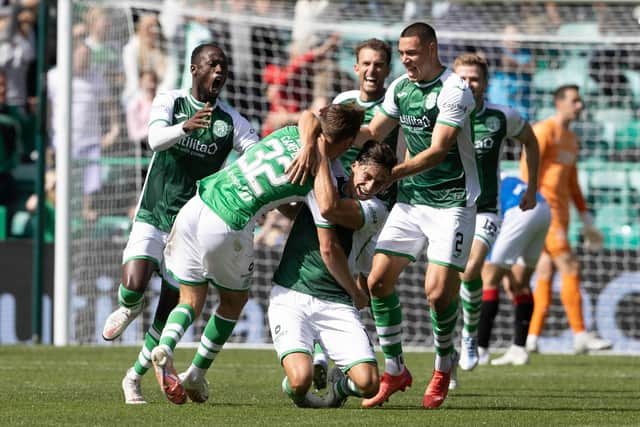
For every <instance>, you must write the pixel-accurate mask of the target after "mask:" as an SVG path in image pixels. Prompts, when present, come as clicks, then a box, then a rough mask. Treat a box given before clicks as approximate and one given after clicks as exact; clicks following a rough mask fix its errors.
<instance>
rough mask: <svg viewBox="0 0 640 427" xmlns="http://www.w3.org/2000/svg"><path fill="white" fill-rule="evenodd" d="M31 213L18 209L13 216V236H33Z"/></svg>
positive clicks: (11, 233) (11, 234) (11, 232)
mask: <svg viewBox="0 0 640 427" xmlns="http://www.w3.org/2000/svg"><path fill="white" fill-rule="evenodd" d="M31 234H32V230H31V215H30V214H29V212H27V211H18V212H16V213H15V214H13V218H11V231H10V232H9V235H10V236H11V237H18V238H26V237H31Z"/></svg>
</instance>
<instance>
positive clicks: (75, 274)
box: [69, 0, 640, 353]
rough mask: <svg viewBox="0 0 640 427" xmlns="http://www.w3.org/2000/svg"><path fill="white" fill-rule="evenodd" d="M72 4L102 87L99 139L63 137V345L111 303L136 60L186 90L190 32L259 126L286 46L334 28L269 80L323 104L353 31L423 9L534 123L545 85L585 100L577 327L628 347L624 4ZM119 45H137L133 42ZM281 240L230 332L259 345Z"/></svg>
mask: <svg viewBox="0 0 640 427" xmlns="http://www.w3.org/2000/svg"><path fill="white" fill-rule="evenodd" d="M73 4H74V10H73V12H74V16H73V22H74V42H73V43H74V45H73V51H74V58H75V57H76V56H78V55H76V54H75V53H76V52H78V49H81V48H82V46H84V45H86V46H88V47H89V48H90V51H91V59H90V67H91V70H92V73H95V76H96V78H99V79H100V80H101V81H102V82H103V83H102V84H101V86H96V87H95V88H94V89H95V91H97V90H98V87H99V90H101V92H100V93H99V94H96V95H95V99H96V100H100V102H99V110H97V111H98V112H99V117H98V119H97V120H98V122H99V129H100V135H99V136H100V139H101V141H102V146H101V147H100V144H99V145H98V146H95V147H93V148H89V149H81V145H82V144H83V141H82V140H81V139H80V138H74V139H73V141H72V152H73V153H74V155H73V156H72V157H73V159H72V184H73V185H72V196H71V206H72V222H71V230H72V231H71V232H72V236H71V242H72V243H71V247H72V250H71V259H70V261H71V274H70V276H71V279H72V283H71V284H70V289H71V292H70V294H71V304H70V309H69V319H70V322H69V323H70V325H71V327H72V331H71V335H70V340H71V342H74V343H92V344H105V343H104V341H102V339H101V337H100V334H101V328H102V325H103V322H104V320H105V318H106V316H107V315H108V314H109V313H110V312H111V311H112V310H113V309H114V308H115V307H116V291H117V287H118V285H119V283H120V276H121V258H122V250H123V248H124V246H125V243H126V239H127V236H128V229H129V225H130V219H129V217H130V214H131V211H132V208H133V207H134V206H135V204H136V201H137V196H138V194H139V192H140V189H141V184H142V182H143V181H142V180H143V176H144V169H145V167H146V165H147V164H148V160H149V158H150V155H149V152H148V150H147V149H146V148H145V146H144V138H145V137H144V135H145V134H144V125H142V126H140V125H139V124H138V125H137V127H136V124H135V123H133V122H134V120H132V119H135V118H139V117H141V114H140V111H141V110H140V109H141V108H142V107H140V108H138V109H135V108H132V109H131V110H128V109H127V105H130V103H131V102H132V99H133V97H134V96H135V94H136V91H137V90H138V88H139V87H140V85H141V84H145V83H144V82H146V80H144V78H139V73H140V72H141V71H143V70H145V69H150V70H153V71H154V72H155V75H156V76H157V86H158V88H160V89H162V88H170V87H190V75H189V71H188V66H189V62H188V58H189V55H190V53H191V50H192V49H193V48H194V47H195V46H196V45H197V44H199V43H201V42H204V41H214V42H216V43H218V44H219V45H221V46H222V47H223V48H224V50H225V51H226V53H227V55H228V56H229V58H230V62H231V66H230V70H231V73H230V76H229V79H228V82H227V85H226V88H225V90H224V92H223V98H224V99H225V100H226V101H227V102H228V103H230V104H231V105H233V106H234V107H235V108H236V109H238V110H239V111H240V112H241V113H242V114H243V115H244V116H246V117H247V118H248V119H249V120H250V121H251V122H252V123H253V124H254V126H255V127H256V129H258V130H260V131H263V130H265V129H266V128H267V127H269V126H271V127H273V126H278V125H283V124H284V123H286V120H287V118H288V119H291V117H295V115H294V114H290V115H289V116H288V117H286V118H285V119H283V115H282V114H274V111H277V105H273V104H272V103H275V101H274V100H273V99H272V97H270V94H272V93H273V87H272V86H270V80H269V77H268V75H269V70H271V71H273V70H282V69H284V68H285V67H286V66H287V64H290V63H291V60H292V58H295V57H296V55H300V54H303V53H305V52H308V51H309V50H311V49H313V48H315V47H318V46H320V45H322V44H323V43H324V42H326V40H328V39H329V37H328V36H329V35H331V34H338V35H339V36H340V43H339V45H338V47H337V48H336V49H334V50H333V51H330V53H329V55H328V56H327V57H326V58H325V59H322V60H320V59H318V60H316V61H315V62H312V63H309V64H306V65H307V66H305V67H303V68H301V69H300V70H299V71H298V72H297V73H295V74H294V75H292V76H291V79H290V81H289V83H288V84H286V85H285V86H284V87H280V88H278V89H280V90H281V91H283V92H284V93H285V97H288V98H291V99H296V100H297V103H298V106H299V107H301V108H304V107H308V106H311V105H312V104H314V105H321V104H323V103H327V102H330V100H331V99H332V98H333V97H334V96H335V95H336V94H337V93H339V92H341V91H344V90H350V89H355V88H357V81H356V78H355V75H354V73H353V64H354V55H353V51H352V49H353V47H354V46H355V44H356V43H357V42H358V41H361V40H363V39H367V38H370V37H378V38H381V39H384V40H387V41H388V42H389V43H390V44H391V45H392V47H393V50H394V52H395V50H396V47H397V39H398V36H399V33H400V31H401V29H402V28H403V27H404V26H405V25H406V24H407V23H409V22H412V21H417V20H424V21H426V22H429V23H431V24H432V25H433V26H434V27H435V28H436V31H437V32H438V37H439V46H440V47H439V50H440V56H441V59H442V61H443V62H444V63H445V64H451V63H452V61H453V59H454V58H455V57H456V56H457V55H458V54H460V53H462V52H467V51H476V52H479V53H482V54H483V55H485V56H486V58H487V59H488V62H489V65H490V70H491V75H490V88H489V90H488V98H489V100H491V101H492V102H496V103H503V104H508V105H510V106H512V107H514V108H516V109H518V111H520V113H521V114H523V115H524V116H525V117H527V118H528V119H529V121H530V122H532V123H534V122H536V121H538V120H541V119H544V118H546V117H548V116H549V115H551V114H552V112H553V110H552V100H551V96H552V92H553V90H554V89H555V88H556V87H558V86H559V85H561V84H565V83H575V84H578V85H579V86H580V90H581V93H582V96H583V98H584V101H585V104H586V110H585V112H584V114H583V115H582V117H581V119H580V120H579V121H578V122H577V123H575V125H574V129H575V131H576V132H577V133H578V135H579V136H580V139H581V146H580V158H579V170H580V177H579V178H580V184H581V186H582V190H583V192H584V194H585V197H586V198H587V200H588V202H589V204H590V206H591V209H592V213H593V215H594V217H595V224H596V226H597V227H598V228H599V229H600V230H602V231H603V232H604V235H605V246H604V249H603V250H602V251H598V252H586V251H585V250H584V249H583V247H582V244H581V239H580V227H581V226H580V223H579V220H578V219H577V217H576V216H575V215H574V216H573V219H574V220H573V221H572V223H571V228H570V238H571V242H572V244H573V246H574V247H575V248H576V251H577V254H578V257H579V260H580V263H581V277H582V293H583V294H582V296H583V305H584V314H585V320H586V323H587V326H588V328H590V329H592V330H595V331H597V332H598V333H599V334H600V335H602V336H603V337H605V338H608V339H611V340H613V341H614V343H615V347H614V350H616V351H620V352H636V353H637V352H640V327H639V326H640V325H639V322H640V320H639V319H640V309H639V308H638V307H640V272H639V271H638V270H639V265H638V264H639V261H638V259H639V257H638V255H639V253H638V249H639V245H640V220H639V216H638V213H639V209H640V169H638V167H637V166H636V162H637V161H638V160H640V121H639V118H638V111H640V110H639V108H638V107H640V59H639V58H640V47H639V46H640V45H639V44H638V43H637V40H638V37H639V36H640V24H639V19H640V8H638V7H635V6H634V5H633V4H631V3H627V2H619V3H610V2H571V3H564V2H556V3H550V2H519V1H515V2H506V1H505V2H472V1H469V2H465V1H456V2H426V1H394V0H378V1H373V0H371V1H346V0H345V1H302V0H298V1H255V2H245V1H238V0H234V1H214V2H210V1H196V0H188V1H187V0H174V1H164V2H155V1H132V2H124V1H123V2H120V1H110V2H89V1H75V2H73ZM149 23H151V24H149ZM149 39H151V40H149ZM136 40H137V42H136ZM132 43H133V44H135V43H138V46H146V47H142V48H139V49H138V50H135V49H133V48H131V45H132ZM145 43H147V44H145ZM151 51H152V53H150V52H151ZM132 52H133V53H132ZM76 59H77V58H76ZM392 62H393V67H392V75H391V76H390V79H389V82H390V81H391V79H392V78H394V77H396V76H398V75H400V74H401V73H403V67H402V64H401V63H400V61H399V60H398V58H397V55H395V53H394V58H393V61H392ZM75 88H76V86H74V93H73V95H72V96H73V97H74V99H80V98H81V97H83V96H87V95H88V94H87V93H81V92H78V93H76V92H75V90H76V89H75ZM92 93H97V92H89V95H91V94H92ZM74 102H75V101H74ZM288 113H295V111H288ZM75 114H76V112H75V110H74V115H75ZM78 114H80V113H78ZM131 123H133V124H131ZM519 155H520V153H519V148H518V145H517V144H515V143H513V142H508V143H507V144H506V147H505V149H504V162H503V168H505V169H507V170H514V171H516V170H517V166H516V164H517V159H518V158H519ZM282 241H283V238H282V236H278V237H277V238H275V239H271V240H268V242H269V244H261V245H258V246H257V252H256V268H255V277H254V284H253V287H252V289H251V300H250V302H249V304H248V305H247V307H246V309H245V312H244V315H243V319H242V321H241V322H239V324H238V326H237V327H236V331H235V334H234V336H233V337H232V339H231V341H234V342H238V343H249V344H260V343H267V344H268V343H270V336H269V332H268V326H267V321H266V308H267V303H268V294H269V291H270V287H271V276H272V272H273V271H274V269H275V267H276V266H277V263H278V261H279V257H280V253H281V250H282ZM424 269H425V263H424V259H423V260H421V261H420V262H416V263H413V264H411V265H410V266H409V267H408V268H407V269H406V271H405V272H404V273H403V274H402V276H401V278H400V280H399V283H398V291H399V294H400V299H401V302H402V306H403V313H404V329H403V330H404V342H405V343H406V344H407V345H411V346H415V347H418V348H424V349H427V350H428V349H432V346H433V342H432V335H431V327H430V321H429V317H428V312H427V304H426V301H425V297H424V290H423V288H424V287H423V280H424ZM558 289H559V283H557V280H556V282H555V283H554V297H553V304H552V308H551V310H550V313H549V317H548V320H547V323H546V328H545V331H544V336H543V337H542V339H541V343H540V345H541V349H542V350H543V351H556V352H564V351H570V350H571V340H570V332H569V330H568V325H567V321H566V317H565V315H564V312H563V310H562V307H561V304H560V301H559V291H558ZM158 293H159V282H158V280H154V281H153V282H152V284H151V286H150V287H149V289H148V292H147V301H148V302H149V304H147V308H146V311H145V313H144V316H141V317H140V318H139V319H137V320H136V321H135V323H133V324H132V325H131V326H130V327H129V329H128V330H127V332H126V333H125V334H124V336H123V337H122V339H121V340H120V342H122V343H129V344H132V343H138V342H140V341H141V339H142V337H143V333H144V331H145V330H146V328H147V327H148V326H149V323H150V321H151V319H152V316H153V312H154V309H155V303H156V301H157V298H158ZM210 294H211V295H210V300H209V301H208V302H207V305H206V307H205V310H204V313H205V314H204V316H203V318H202V319H200V320H198V322H197V323H196V324H195V325H194V327H192V328H191V329H192V331H191V332H190V333H189V335H188V336H189V337H191V339H192V340H197V339H198V337H199V335H200V333H201V332H202V329H203V326H204V324H205V322H206V320H207V318H208V313H211V311H212V310H213V307H214V306H215V304H216V302H217V301H216V293H215V292H213V291H212V292H210ZM502 300H503V303H502V305H501V309H500V313H499V315H498V318H497V323H496V328H495V333H494V337H493V341H492V347H494V348H495V347H504V346H506V345H508V344H509V343H510V342H511V338H512V326H511V325H512V310H511V306H510V304H509V303H508V302H507V301H506V299H505V298H503V299H502ZM365 318H366V323H367V325H368V327H369V330H370V331H371V333H372V335H373V336H374V339H375V331H374V329H373V328H372V322H371V318H370V316H368V315H367V314H365ZM374 342H375V341H374Z"/></svg>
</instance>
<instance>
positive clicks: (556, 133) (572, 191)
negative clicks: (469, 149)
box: [520, 85, 612, 353]
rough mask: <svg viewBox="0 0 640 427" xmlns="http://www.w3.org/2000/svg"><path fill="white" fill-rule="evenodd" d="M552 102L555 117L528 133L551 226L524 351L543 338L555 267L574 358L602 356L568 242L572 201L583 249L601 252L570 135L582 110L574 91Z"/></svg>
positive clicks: (603, 343)
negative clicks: (578, 355)
mask: <svg viewBox="0 0 640 427" xmlns="http://www.w3.org/2000/svg"><path fill="white" fill-rule="evenodd" d="M553 100H554V106H555V109H556V113H555V115H553V116H551V117H550V118H548V119H546V120H543V121H541V122H539V123H537V124H536V125H535V126H534V127H533V130H534V133H535V134H536V137H537V139H538V144H539V148H540V172H539V174H538V177H539V178H538V182H539V186H540V188H539V191H540V193H542V195H543V196H544V198H545V199H546V200H547V202H548V203H549V206H550V208H551V225H550V227H549V232H548V233H547V237H546V239H545V245H544V251H543V253H542V256H541V257H540V261H539V262H538V265H537V268H536V273H537V283H536V288H535V292H534V295H533V299H534V309H533V316H532V318H531V324H530V326H529V335H528V337H527V350H529V351H537V349H538V343H537V340H538V336H540V333H541V332H542V328H543V326H544V320H545V317H546V314H547V309H548V308H549V305H550V304H551V283H552V278H553V273H554V267H555V269H557V270H558V272H559V273H560V275H561V281H562V287H561V291H560V300H561V301H562V305H563V306H564V309H565V312H566V314H567V319H568V322H569V327H570V328H571V330H572V331H573V334H574V340H573V347H574V350H575V352H576V353H584V352H588V351H591V350H604V349H607V348H610V347H611V345H612V344H611V342H609V341H607V340H604V339H602V338H599V337H598V336H596V335H595V334H593V333H588V332H587V331H586V328H585V325H584V318H583V315H582V298H581V295H580V277H579V274H578V271H579V265H578V259H577V258H576V256H575V254H574V253H573V252H572V250H571V246H570V245H569V239H568V229H569V201H573V203H574V205H575V207H576V209H577V210H578V212H579V213H580V218H581V219H582V223H583V229H582V233H583V236H584V241H585V247H586V248H587V249H592V250H598V249H600V248H601V247H602V240H603V239H602V234H601V233H600V231H598V230H597V229H596V228H595V227H594V226H593V224H592V220H591V215H590V214H589V211H588V209H587V204H586V202H585V200H584V197H583V196H582V192H581V190H580V185H579V184H578V172H577V169H576V162H577V158H578V137H577V135H576V134H575V133H574V132H572V131H571V130H570V129H569V125H570V124H571V123H572V122H573V121H574V120H576V119H577V118H578V117H579V115H580V112H581V111H582V109H583V107H584V104H583V102H582V99H581V97H580V92H579V88H578V86H575V85H565V86H560V87H559V88H557V89H556V91H555V92H554V95H553ZM524 157H525V156H524V154H523V158H522V159H521V164H520V169H521V173H522V178H523V180H524V181H527V178H528V177H527V168H526V162H525V159H524Z"/></svg>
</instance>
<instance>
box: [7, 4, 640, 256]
mask: <svg viewBox="0 0 640 427" xmlns="http://www.w3.org/2000/svg"><path fill="white" fill-rule="evenodd" d="M38 3H39V2H38V0H15V1H6V0H5V1H2V2H0V138H1V139H2V146H1V147H0V205H3V206H5V207H7V209H8V211H9V213H10V215H9V216H11V214H12V213H14V212H16V211H31V210H32V208H33V202H31V203H30V204H29V206H30V207H31V209H30V208H29V207H27V206H26V205H25V202H26V199H27V198H28V196H29V194H30V193H31V192H32V187H31V189H29V186H28V185H26V186H25V185H22V186H21V185H20V183H17V182H16V178H15V176H14V172H15V169H16V168H17V167H19V166H21V165H22V166H24V165H27V166H28V165H30V164H31V165H32V164H33V160H34V157H33V151H34V142H33V141H34V130H35V129H34V126H30V125H28V123H30V122H33V121H34V117H35V116H34V115H35V113H36V107H37V98H36V97H35V92H36V89H35V88H36V73H35V66H36V28H35V27H36V21H37V19H36V18H37V10H38ZM282 3H283V2H276V1H270V0H260V1H239V0H234V1H213V2H212V1H186V0H165V1H164V2H163V6H162V8H161V10H158V9H157V8H155V9H154V10H151V9H150V10H143V9H136V8H133V9H131V10H128V11H127V12H129V13H127V14H125V13H122V10H120V9H118V12H117V13H115V12H114V10H115V9H109V8H108V6H104V7H100V6H93V5H90V6H88V5H84V6H78V5H76V6H74V23H75V24H74V27H73V37H74V44H73V47H74V48H73V82H72V85H73V106H72V112H73V117H74V120H73V128H72V140H73V141H74V142H73V146H72V156H73V158H74V159H75V160H77V161H79V162H82V164H84V167H83V168H81V170H82V172H81V173H80V175H78V176H74V177H73V180H72V182H73V185H77V186H79V187H78V194H83V198H82V205H81V206H77V207H76V208H77V209H75V211H76V212H81V220H82V221H84V222H87V223H94V222H95V221H96V220H97V216H98V215H99V212H101V209H99V207H100V203H101V202H100V201H101V200H103V199H105V197H106V196H104V194H103V193H104V192H105V186H108V185H113V183H109V184H108V183H107V182H105V177H106V176H107V175H108V174H107V173H106V172H105V170H104V169H103V168H101V166H100V162H98V161H97V160H98V159H100V158H102V157H108V156H113V157H131V158H138V159H140V158H142V159H146V161H148V159H149V158H150V156H151V153H150V150H149V149H148V146H147V144H146V138H147V123H148V117H149V113H150V109H151V102H152V100H153V98H154V96H155V94H156V93H157V92H158V91H162V90H165V89H170V88H180V87H184V86H185V85H188V84H189V82H190V81H191V79H190V74H189V58H188V55H189V52H191V51H192V49H193V48H194V47H195V46H196V45H198V44H200V43H202V42H203V41H210V40H214V41H216V42H218V43H219V44H220V45H221V47H222V48H223V49H224V50H225V52H226V53H227V55H228V57H229V58H230V73H229V78H228V81H227V83H226V87H225V90H224V92H223V98H224V99H225V101H227V102H229V103H230V104H232V105H233V106H234V107H235V108H236V109H237V110H238V111H239V112H240V113H242V114H243V115H244V116H245V117H247V118H248V119H249V120H250V121H251V122H252V123H253V124H254V126H255V127H256V128H257V129H260V132H261V134H262V135H266V134H268V133H269V132H271V131H272V130H274V129H277V128H279V127H281V126H284V125H286V124H292V123H295V122H296V121H297V117H298V113H299V112H300V111H302V110H303V109H305V108H308V107H312V108H313V107H319V106H322V105H325V104H326V103H328V102H330V101H331V100H332V99H333V97H334V96H335V95H336V94H337V93H340V92H342V91H345V90H348V89H352V88H355V85H356V83H355V80H354V79H353V78H352V77H351V75H350V73H348V72H347V71H345V67H344V66H342V67H341V65H340V61H339V57H340V56H341V55H342V54H344V56H347V57H349V58H352V55H351V52H350V51H349V49H350V47H351V46H350V45H349V43H347V42H346V41H344V40H342V39H341V36H340V35H338V34H330V33H327V32H323V31H318V30H315V29H314V26H313V25H312V24H313V23H314V22H336V21H337V20H339V19H340V20H345V19H347V20H348V19H354V20H355V19H356V18H357V19H359V20H361V21H366V22H370V21H374V20H375V21H377V22H379V23H382V25H386V24H397V23H398V17H401V19H402V20H403V22H409V21H412V20H417V19H420V20H426V21H429V22H432V23H433V24H434V26H435V27H436V28H442V29H446V32H455V31H462V32H468V31H475V30H476V29H477V30H479V31H483V32H494V33H502V35H503V36H502V42H496V41H492V42H490V43H488V44H486V45H482V44H481V43H477V42H474V41H472V40H464V39H461V40H460V41H457V42H452V41H451V40H448V39H445V40H443V41H442V43H441V56H442V57H443V62H444V63H450V62H451V60H452V59H453V58H454V57H455V56H456V55H457V54H459V53H460V52H461V51H462V50H474V51H476V52H478V53H481V54H484V55H485V56H486V57H487V59H488V60H489V64H490V69H492V70H495V72H494V73H493V74H492V76H491V82H492V85H491V86H490V88H489V93H488V97H489V99H490V100H491V101H493V102H497V103H502V104H508V105H510V106H512V107H515V108H516V109H518V110H519V111H520V112H521V113H522V114H523V115H524V116H525V117H527V118H528V119H529V120H531V121H536V119H537V118H538V117H537V116H536V111H537V109H538V108H540V107H541V106H540V105H534V103H533V102H532V98H533V97H532V92H531V91H532V90H533V89H532V88H534V86H535V84H534V80H535V75H536V73H537V72H539V71H541V70H546V71H549V70H556V69H561V68H560V65H559V64H560V63H561V62H562V60H563V58H561V56H560V54H559V53H558V52H559V51H558V52H556V54H557V55H558V56H557V57H554V52H551V53H549V52H547V53H546V56H545V58H542V59H541V58H540V57H539V55H538V54H539V49H538V46H537V45H536V44H535V43H522V42H518V41H517V40H518V37H517V36H518V35H519V34H523V33H525V34H533V33H535V34H548V33H550V32H558V31H559V30H560V29H561V28H562V27H563V24H565V23H567V22H583V23H595V27H594V28H595V29H596V31H599V32H600V33H601V34H604V35H606V34H617V35H627V34H631V33H626V32H631V31H634V29H635V33H632V34H636V35H637V34H638V32H639V30H640V25H638V22H637V18H634V14H633V13H632V8H631V6H629V10H627V11H626V13H622V12H621V9H620V8H616V9H615V10H614V9H613V8H611V7H608V6H607V4H606V3H603V4H600V3H592V4H590V5H585V6H576V5H573V6H571V7H569V5H566V4H564V3H555V2H551V1H549V2H500V3H498V2H496V3H495V4H494V3H490V4H480V3H478V2H470V3H468V4H462V3H460V2H447V1H422V0H414V1H394V2H384V6H383V5H382V3H383V2H381V1H374V0H368V1H357V0H350V1H344V2H342V3H341V5H340V7H333V6H330V3H329V2H328V1H326V0H297V1H295V5H294V4H293V3H294V2H293V1H291V2H289V3H290V4H289V5H288V6H287V7H288V8H289V9H286V7H283V6H282ZM285 3H286V2H285ZM205 6H206V10H207V11H208V12H212V11H215V12H219V17H217V16H218V14H216V18H210V17H212V16H214V15H212V14H206V15H198V16H193V17H191V16H188V15H184V13H183V12H184V10H185V9H186V8H187V7H189V8H198V7H205ZM292 8H293V12H294V13H293V16H292V15H291V13H288V12H291V9H292ZM625 10H626V9H625ZM623 12H624V11H623ZM496 14H499V15H500V19H493V17H494V16H496ZM246 16H251V17H252V18H254V19H252V20H251V24H250V25H248V24H246V23H245V22H246V20H245V19H244V17H246ZM261 17H269V18H270V19H273V18H276V19H282V20H287V22H291V23H292V24H291V25H292V26H291V27H288V26H284V25H280V26H274V25H268V24H267V23H266V22H267V21H265V20H262V21H261V20H260V18H261ZM613 22H616V23H617V25H615V26H614V25H613V24H612V23H613ZM621 22H622V23H624V24H625V25H620V23H621ZM505 23H511V24H509V25H506V26H505V25H504V24H505ZM122 34H126V37H123V36H122ZM343 36H344V35H343ZM445 38H446V36H445ZM582 58H583V59H584V58H586V59H584V61H586V62H584V61H583V62H582V63H583V64H585V66H586V69H585V70H583V71H584V72H586V73H587V77H589V78H590V79H592V80H593V81H595V83H596V84H597V90H596V91H594V92H593V93H594V98H593V99H596V98H598V99H600V100H601V99H605V100H609V101H605V102H608V106H612V105H613V106H614V107H619V108H626V109H628V110H630V111H637V108H635V110H634V107H637V105H636V104H634V102H635V101H633V99H632V97H630V96H627V95H628V94H629V93H630V90H628V86H629V84H630V82H629V81H628V77H627V74H626V71H627V70H632V71H634V72H638V73H640V61H638V60H637V59H634V57H633V52H631V51H625V50H624V49H610V48H604V47H602V48H600V49H595V50H593V51H591V52H588V55H586V56H585V55H582ZM49 67H50V68H51V69H50V70H49V71H48V74H47V75H48V101H49V107H50V108H49V114H50V123H51V126H50V142H49V149H50V151H51V155H50V160H49V161H48V162H47V163H48V164H47V166H48V168H49V169H53V168H54V167H55V160H54V159H55V154H54V153H55V149H56V147H57V145H58V143H57V135H58V132H57V129H58V126H59V125H60V123H61V122H60V118H59V117H58V114H57V109H56V103H57V101H58V99H59V96H60V94H59V93H57V85H56V81H58V79H59V78H60V77H59V71H58V69H57V67H55V64H54V63H53V61H52V63H51V64H49ZM539 99H546V98H544V97H541V98H540V97H539ZM96 100H98V102H96ZM586 100H587V101H589V94H588V93H587V94H586ZM599 102H602V101H599ZM616 103H617V104H616ZM631 119H632V120H635V122H636V123H637V120H638V118H637V117H635V116H633V117H631ZM638 127H640V126H638ZM638 151H640V150H638ZM637 154H638V153H636V155H637ZM632 155H633V153H632ZM638 157H640V156H638ZM143 164H144V162H143ZM142 169H144V167H143V168H142ZM31 170H32V169H31ZM117 173H118V174H119V172H117ZM135 173H136V174H139V172H135ZM143 173H144V171H143ZM143 177H144V175H142V176H137V177H135V178H132V179H130V180H129V181H128V182H129V185H132V188H131V191H130V192H129V194H131V197H129V198H128V199H127V200H123V201H121V202H120V203H119V204H118V205H117V206H116V207H113V205H111V207H110V208H109V209H110V211H109V214H111V215H120V216H128V215H131V213H132V210H133V208H134V207H135V202H136V200H135V197H136V194H137V192H138V191H139V188H140V187H139V186H140V182H141V180H142V179H143ZM120 178H121V181H122V182H123V181H124V178H122V177H120ZM129 178H131V177H129ZM133 181H135V182H136V184H131V182H133ZM25 187H26V188H25ZM48 188H53V185H49V186H48ZM21 192H22V193H24V194H21ZM6 226H7V228H10V225H9V224H7V225H6ZM287 227H288V225H287V224H286V220H284V219H283V218H279V217H276V216H274V217H267V218H266V219H265V221H264V224H263V225H262V230H261V232H260V234H259V237H257V239H258V240H259V241H260V242H264V243H265V244H268V245H281V244H282V241H283V239H282V238H281V237H278V236H277V233H278V232H280V230H282V232H284V231H286V230H287ZM271 228H273V230H271ZM274 230H275V234H274ZM9 234H11V233H9ZM0 235H1V234H0Z"/></svg>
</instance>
